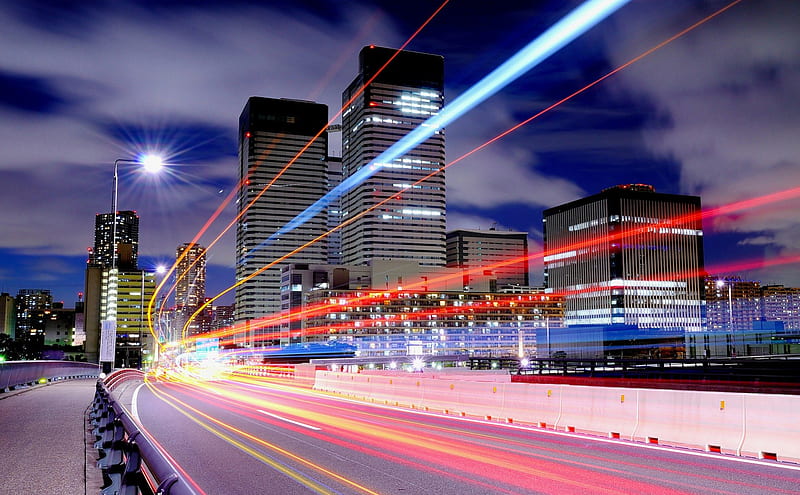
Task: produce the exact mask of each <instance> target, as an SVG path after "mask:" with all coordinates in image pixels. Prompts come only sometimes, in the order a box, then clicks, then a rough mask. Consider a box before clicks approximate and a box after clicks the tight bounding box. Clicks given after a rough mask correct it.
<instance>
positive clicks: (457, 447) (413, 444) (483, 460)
mask: <svg viewBox="0 0 800 495" xmlns="http://www.w3.org/2000/svg"><path fill="white" fill-rule="evenodd" d="M158 393H161V394H164V396H166V397H169V398H170V400H171V401H174V402H175V403H176V404H179V405H181V407H182V408H183V409H184V410H182V411H181V412H182V413H183V414H186V411H185V410H189V411H191V412H192V413H193V414H197V415H198V416H200V417H202V418H204V419H205V420H207V421H210V422H212V423H214V424H216V425H218V426H221V427H223V428H225V429H226V430H229V431H231V432H232V433H234V434H236V435H237V436H240V437H241V438H243V439H246V440H248V441H252V442H256V443H258V444H259V445H262V446H265V447H268V448H270V449H271V450H275V451H277V452H279V453H281V454H283V455H287V456H288V457H291V458H293V459H294V460H297V461H301V462H303V463H305V464H307V465H311V466H312V467H314V468H315V469H317V470H320V471H322V472H324V473H325V474H327V475H334V473H332V472H331V471H330V470H327V469H325V468H322V467H320V466H317V465H314V464H313V463H310V462H309V461H308V460H306V459H302V458H299V457H297V456H295V455H294V454H292V453H290V452H287V451H285V450H284V449H281V448H280V447H277V446H275V445H274V444H272V443H269V442H265V441H263V440H261V439H259V438H258V437H256V436H254V435H252V434H250V433H247V432H245V431H243V430H241V429H239V428H236V427H233V426H232V425H229V424H226V423H224V422H222V421H219V420H218V419H216V418H213V417H211V416H210V415H207V414H205V413H203V412H201V411H199V409H197V408H195V407H192V406H190V405H188V404H187V403H186V402H184V401H181V400H179V399H177V398H176V397H175V396H173V395H171V394H166V393H164V392H158ZM234 395H235V396H236V398H235V399H233V398H231V399H229V400H230V401H231V404H236V405H238V406H239V407H247V408H248V409H251V410H252V408H253V407H254V406H253V404H262V403H263V404H267V405H270V406H272V407H275V405H274V404H272V403H270V402H267V401H265V400H263V399H258V398H245V397H243V396H242V395H241V394H234ZM225 397H226V398H229V397H231V394H226V395H225ZM207 400H209V401H211V402H214V401H218V400H219V394H218V392H212V393H210V394H208V395H207ZM255 407H258V406H255ZM262 407H263V406H262ZM340 412H341V413H343V414H344V416H340V415H335V416H330V415H327V414H326V415H324V416H323V415H322V414H321V413H312V412H311V411H310V410H307V409H303V410H297V411H296V413H299V414H303V415H305V416H307V417H309V419H311V418H314V419H316V420H318V421H319V420H322V421H324V422H325V423H326V424H328V425H329V426H333V427H336V428H337V430H338V432H339V436H341V440H342V441H344V442H345V443H346V444H348V445H351V446H354V445H356V443H354V442H357V443H366V444H368V445H371V446H372V447H373V449H375V450H373V452H377V451H378V449H383V450H390V451H394V453H395V457H394V458H395V459H406V461H405V462H407V463H412V464H414V465H415V466H416V467H417V468H420V469H426V470H428V469H431V464H440V465H441V466H442V468H443V470H442V471H441V474H443V475H445V476H447V477H451V478H455V479H458V480H459V481H462V482H469V483H480V484H482V485H484V486H485V487H486V488H487V489H489V488H493V486H492V484H487V483H485V482H479V481H477V480H474V479H472V478H471V477H469V476H468V475H469V473H478V472H481V471H482V470H483V469H484V467H485V466H486V465H491V466H493V469H492V471H491V472H488V473H486V472H484V473H482V475H483V476H484V477H487V478H489V479H493V480H496V481H504V482H506V483H511V484H513V485H516V486H518V487H519V488H521V489H525V490H531V489H533V488H534V486H537V485H538V486H551V487H552V488H551V489H556V488H557V487H560V489H561V492H562V493H564V489H565V488H566V490H567V493H585V492H590V491H595V492H598V493H622V492H620V491H618V490H615V489H613V488H612V487H613V478H608V479H603V476H604V475H602V474H600V473H596V474H595V475H594V477H593V479H592V481H591V482H589V481H582V478H583V477H582V476H578V475H577V474H578V473H579V472H580V471H578V470H577V469H576V470H574V473H570V472H569V471H572V470H573V469H574V468H567V469H565V468H564V467H562V469H560V470H554V469H552V468H551V467H550V466H548V465H547V464H541V463H540V464H539V465H535V466H534V465H530V464H529V463H526V457H524V456H523V455H521V452H512V451H509V450H505V451H503V452H501V451H493V452H487V451H486V449H485V448H484V447H483V446H482V445H480V444H475V443H473V442H468V441H465V440H467V439H459V440H458V443H457V444H456V443H454V439H453V438H450V437H449V436H448V437H445V436H439V435H435V436H434V435H428V436H426V438H425V441H424V442H420V441H419V438H418V434H417V433H416V431H415V430H416V428H417V427H418V426H419V424H418V423H411V422H405V423H402V422H398V421H393V422H392V423H391V426H390V425H388V424H387V425H378V424H376V423H373V424H372V427H371V428H370V430H369V431H364V430H363V428H361V422H359V421H355V420H354V419H349V418H347V416H348V415H349V414H348V413H349V411H348V410H346V409H344V408H341V409H340ZM367 416H372V417H373V418H375V419H382V417H381V416H379V415H378V414H370V413H367ZM454 433H457V432H454ZM214 434H215V435H217V436H220V437H221V438H223V439H225V440H226V441H229V442H230V443H232V444H233V445H235V446H237V447H238V448H240V449H242V450H244V451H246V452H248V453H249V454H251V455H253V456H255V457H257V458H259V459H261V460H262V461H264V462H267V463H268V464H269V465H270V466H272V467H274V468H276V469H278V470H279V471H281V472H284V473H285V474H287V475H291V476H292V477H293V478H294V477H295V476H294V475H295V474H296V473H294V472H292V471H290V470H289V469H288V468H287V467H286V466H284V465H282V464H280V463H278V462H276V461H274V460H272V459H268V458H267V459H264V456H263V454H260V453H259V452H257V451H255V450H254V449H252V448H250V447H248V446H247V445H245V444H244V443H243V442H241V441H238V440H236V439H234V438H232V437H231V436H229V435H227V434H225V433H222V432H219V431H216V432H214ZM309 435H312V436H316V437H317V438H319V439H322V440H325V441H329V440H331V439H330V437H325V436H322V435H321V434H316V433H311V434H309ZM414 459H417V460H416V461H414ZM543 460H544V458H543ZM571 464H573V465H575V466H576V467H577V468H580V467H587V465H583V466H581V464H580V463H571ZM459 472H463V473H464V474H463V475H459V474H458V473H459ZM334 476H335V475H334ZM295 479H297V481H299V482H303V483H304V484H306V485H307V486H308V482H307V480H304V479H303V478H295ZM534 479H535V480H536V481H535V485H534V482H533V480H534ZM348 481H349V480H348ZM641 488H642V489H643V490H646V488H647V485H643V486H642V487H641ZM319 493H326V492H322V491H320V492H319ZM367 493H374V492H371V491H369V492H367ZM507 493H515V492H513V491H507ZM662 493H665V494H673V493H674V494H678V493H682V492H680V491H674V490H665V491H664V492H662Z"/></svg>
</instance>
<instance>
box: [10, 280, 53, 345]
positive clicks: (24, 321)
mask: <svg viewBox="0 0 800 495" xmlns="http://www.w3.org/2000/svg"><path fill="white" fill-rule="evenodd" d="M51 309H53V296H52V294H51V292H50V291H49V290H47V289H20V290H19V291H18V292H17V297H15V298H14V311H15V313H16V316H15V320H16V332H15V333H16V338H21V337H23V336H25V337H28V338H34V339H37V340H39V341H40V342H41V343H44V335H45V321H46V317H45V314H44V311H46V310H47V311H49V310H51Z"/></svg>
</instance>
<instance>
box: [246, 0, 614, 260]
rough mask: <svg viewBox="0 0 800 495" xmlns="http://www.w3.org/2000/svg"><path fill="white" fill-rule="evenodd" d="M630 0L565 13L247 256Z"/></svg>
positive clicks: (608, 0) (605, 0)
mask: <svg viewBox="0 0 800 495" xmlns="http://www.w3.org/2000/svg"><path fill="white" fill-rule="evenodd" d="M629 1H630V0H589V1H587V2H584V3H583V4H581V5H580V6H579V7H578V8H576V9H575V10H573V11H572V12H570V13H569V14H567V15H566V16H565V17H564V18H563V19H561V20H560V21H558V22H557V23H555V24H554V25H553V26H552V27H550V28H549V29H547V30H546V31H545V32H544V33H542V34H541V35H539V36H538V37H536V38H535V39H534V40H533V41H531V42H530V43H529V44H528V45H526V46H525V47H524V48H522V49H521V50H520V51H518V52H517V53H516V54H515V55H513V56H512V57H511V58H509V59H508V60H506V61H505V62H504V63H502V64H501V65H500V66H498V67H497V68H496V69H495V70H493V71H492V72H490V73H489V74H488V75H486V76H485V77H484V78H483V79H481V80H480V81H478V82H477V83H475V84H474V85H473V86H472V87H470V88H469V89H468V90H467V91H465V92H464V93H463V94H462V95H461V96H459V97H458V98H456V99H455V100H453V102H452V103H449V104H447V105H445V106H444V107H442V109H441V110H440V111H439V113H437V114H436V115H433V116H431V117H430V118H429V119H427V120H426V121H425V122H423V123H422V124H420V125H419V126H417V127H416V128H415V129H414V130H412V131H411V132H409V133H408V134H406V135H405V136H403V137H402V138H400V139H399V140H398V141H396V142H395V143H394V144H392V145H391V146H389V148H388V149H386V151H383V152H382V153H381V154H379V155H378V156H377V157H376V158H374V159H373V160H371V161H370V162H369V163H368V164H366V165H365V166H363V167H361V168H360V169H359V170H358V171H357V172H356V173H354V174H353V175H351V176H350V177H348V178H346V179H345V180H343V181H342V182H341V183H340V184H339V185H338V186H336V187H335V188H333V189H332V190H331V191H330V192H328V193H327V194H325V196H323V197H322V198H320V199H319V200H317V201H316V202H315V203H314V204H312V205H311V206H309V207H308V208H306V209H305V210H304V211H303V212H302V213H300V214H298V215H297V216H296V217H295V218H294V219H293V220H292V221H290V222H289V223H287V224H286V225H284V226H283V227H281V228H280V229H278V230H277V231H276V232H275V233H274V234H272V235H270V236H269V237H268V238H267V239H266V240H265V241H264V242H262V243H261V244H259V245H258V246H256V247H255V248H253V249H251V250H250V252H249V253H248V256H249V255H250V254H251V253H252V252H253V251H256V250H258V249H261V248H263V247H265V246H267V245H269V244H270V243H271V242H272V241H274V240H275V239H277V238H279V237H280V236H281V235H284V234H285V233H287V232H290V231H292V230H294V229H296V228H297V227H299V226H301V225H303V224H304V223H306V222H307V221H308V220H310V219H311V218H313V217H315V216H316V215H317V214H318V213H319V212H321V211H322V210H323V208H325V207H326V206H328V205H329V204H330V203H331V202H332V201H333V200H334V199H336V198H338V197H340V196H341V195H343V194H344V193H346V192H347V191H349V190H350V189H352V188H353V187H355V186H356V185H358V184H361V183H362V182H364V181H365V180H367V179H368V178H369V177H371V176H373V175H375V174H376V173H378V171H379V170H381V169H382V168H383V167H384V166H385V165H386V164H389V163H391V162H392V161H394V160H395V159H397V158H399V157H401V156H403V155H404V154H406V153H407V152H408V151H410V150H412V149H413V148H415V147H416V146H417V145H419V144H420V143H422V142H423V141H424V140H426V139H427V138H429V137H430V136H432V135H433V134H434V133H435V132H437V131H439V130H441V129H443V128H444V127H445V126H447V125H449V124H450V123H452V122H453V121H455V120H456V119H458V118H459V117H461V116H462V115H464V114H465V113H467V112H468V111H470V110H471V109H473V108H475V107H476V106H477V105H479V104H480V103H482V102H483V101H485V100H486V99H487V98H489V97H490V96H492V95H494V94H495V93H497V92H498V91H500V90H501V89H503V88H504V87H505V86H507V85H508V84H510V83H511V82H513V81H515V80H516V79H517V78H519V77H520V76H522V75H523V74H525V73H526V72H528V71H530V70H531V69H532V68H534V67H536V66H537V65H538V64H539V63H541V62H542V61H543V60H545V59H547V58H548V57H549V56H550V55H552V54H553V53H555V52H557V51H558V50H560V49H561V48H563V47H564V46H566V45H567V44H569V43H570V42H572V41H573V40H575V39H576V38H578V37H579V36H581V35H582V34H583V33H585V32H586V31H588V30H589V29H591V28H593V27H594V26H596V25H597V24H599V23H600V22H601V21H603V20H604V19H606V18H607V17H608V16H610V15H611V14H613V13H614V12H616V11H617V10H619V9H620V8H622V7H623V6H624V5H625V4H627V3H628V2H629Z"/></svg>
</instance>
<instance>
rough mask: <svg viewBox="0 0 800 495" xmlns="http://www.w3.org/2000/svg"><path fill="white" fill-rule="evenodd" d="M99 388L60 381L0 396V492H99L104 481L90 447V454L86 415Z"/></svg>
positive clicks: (90, 381) (92, 381)
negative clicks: (96, 389)
mask: <svg viewBox="0 0 800 495" xmlns="http://www.w3.org/2000/svg"><path fill="white" fill-rule="evenodd" d="M96 383H97V381H96V380H95V379H85V380H70V381H59V382H54V383H50V384H48V385H40V386H36V387H32V388H29V389H22V390H18V391H15V392H10V393H5V394H0V439H2V441H0V444H2V448H0V466H2V478H3V481H2V486H0V492H2V493H70V494H78V493H87V489H86V487H87V486H88V487H89V489H88V493H97V492H98V491H99V488H100V486H101V485H102V478H101V475H100V471H99V470H98V469H96V468H95V467H94V466H93V464H94V460H95V459H96V458H97V452H96V451H95V450H94V449H92V445H91V444H90V445H88V451H87V445H86V442H87V439H86V436H87V428H88V425H87V422H86V414H85V413H86V409H87V408H88V407H89V405H90V404H91V402H92V398H93V396H94V391H95V384H96ZM92 439H93V438H92ZM90 440H91V439H90ZM87 454H88V455H87ZM87 464H88V466H87ZM87 472H88V476H89V480H88V482H87Z"/></svg>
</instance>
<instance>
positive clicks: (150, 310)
mask: <svg viewBox="0 0 800 495" xmlns="http://www.w3.org/2000/svg"><path fill="white" fill-rule="evenodd" d="M449 1H450V0H444V1H443V2H442V3H441V4H440V5H439V7H438V8H437V9H436V10H435V11H434V12H433V13H432V14H431V15H430V16H429V17H428V18H427V19H426V20H425V21H424V22H423V23H422V25H420V26H419V28H417V30H416V31H414V33H412V34H411V36H409V37H408V39H406V41H405V42H404V43H403V44H402V45H401V46H400V48H399V49H398V50H397V52H396V53H395V54H394V55H393V56H391V57H390V58H389V60H387V61H386V63H384V64H383V65H382V66H381V67H379V68H378V70H377V71H376V72H375V74H374V75H373V76H372V77H371V78H370V79H369V80H368V81H366V82H365V83H364V84H363V85H362V86H361V87H360V88H358V90H357V91H355V93H354V94H353V96H352V97H351V98H350V99H349V100H348V101H347V102H345V104H344V105H342V107H341V108H340V109H339V110H338V111H337V112H336V113H335V114H334V115H333V117H331V118H330V119H329V120H328V123H327V124H326V125H325V126H324V127H323V128H322V129H320V130H319V131H318V132H317V133H316V134H315V135H314V136H313V137H312V138H311V139H309V140H308V142H307V143H306V144H305V145H304V146H303V147H302V148H301V150H300V151H298V152H297V153H296V154H295V155H294V156H293V157H292V158H291V159H289V161H288V162H287V164H286V165H285V166H284V167H283V168H282V169H281V170H280V171H279V172H278V173H277V174H276V175H275V176H274V177H273V178H272V180H270V182H269V183H268V184H267V185H266V186H264V188H262V190H261V191H260V192H259V193H258V194H257V195H256V196H255V197H254V198H253V199H252V201H250V203H248V204H247V205H246V206H244V207H243V208H242V210H241V211H240V212H239V214H237V215H236V217H234V219H233V220H231V222H230V223H228V225H227V226H225V228H224V229H223V230H222V231H221V232H220V233H219V234H218V235H217V237H215V238H214V239H213V240H212V242H211V243H209V244H208V246H206V248H205V249H204V250H203V252H202V254H205V253H206V252H208V250H209V249H211V248H212V247H213V246H214V245H215V244H216V243H217V242H219V240H220V239H221V238H222V236H223V235H224V234H225V233H226V232H228V231H229V230H230V229H231V227H233V226H234V225H235V224H236V222H237V221H238V220H239V219H240V218H241V217H242V216H243V215H244V214H245V212H247V210H249V209H250V208H251V207H252V206H253V205H254V204H255V202H256V201H257V200H258V199H259V198H260V197H261V196H263V195H264V193H266V192H267V190H269V188H270V187H271V186H272V185H273V184H274V183H275V182H276V181H277V180H278V179H279V178H280V177H281V176H282V175H283V174H284V173H285V172H286V170H288V169H289V167H291V166H292V164H293V163H295V162H296V161H297V159H298V158H299V157H300V156H302V154H303V153H304V152H305V151H306V150H307V149H308V148H309V147H310V146H311V145H312V144H313V143H314V141H316V139H317V138H319V136H321V135H322V134H323V133H324V132H326V131H327V129H328V126H329V125H331V124H332V123H334V122H335V121H336V119H337V118H338V117H339V116H340V115H341V114H342V112H343V111H344V110H345V108H347V106H349V105H350V104H351V103H352V102H353V101H355V99H356V98H358V96H359V95H361V93H363V92H364V90H365V88H366V87H367V86H368V85H369V84H370V83H372V81H374V80H375V78H377V77H378V76H379V75H380V74H381V72H383V70H384V69H386V67H388V66H389V64H390V63H391V62H392V61H393V60H394V59H395V58H396V57H397V54H398V53H400V51H401V50H403V49H405V48H406V47H407V46H408V45H409V44H410V43H411V41H413V40H414V38H416V37H417V35H419V33H421V32H422V30H423V29H425V27H426V26H428V24H430V23H431V21H432V20H433V19H434V18H435V17H436V16H437V15H438V14H439V13H440V12H441V11H442V9H444V7H445V6H446V5H447V4H448V3H449ZM247 182H248V179H247V177H245V178H243V179H242V180H241V181H240V182H239V183H237V185H236V187H235V188H233V190H231V192H230V193H229V194H228V196H227V197H226V198H225V200H224V201H223V202H222V203H221V204H220V205H219V206H218V207H217V210H216V211H215V212H214V213H213V214H212V216H211V217H210V218H209V219H208V220H207V221H206V223H205V225H203V227H202V228H201V229H200V231H199V232H198V233H197V234H196V235H195V237H194V238H193V239H192V241H191V242H192V244H195V243H197V242H198V241H199V240H200V238H201V237H202V235H203V234H204V233H205V231H206V230H208V229H209V228H210V227H211V224H212V223H213V222H214V221H215V220H216V218H217V217H218V216H219V214H220V213H221V212H222V211H223V210H224V209H225V207H226V206H227V205H228V204H229V203H230V202H231V201H232V200H233V198H234V197H235V196H236V193H237V192H238V190H239V189H240V188H241V187H243V186H244V185H246V184H247ZM187 255H188V250H187V251H185V252H184V253H182V255H181V256H180V257H179V258H178V259H177V260H175V263H174V264H173V265H172V266H171V267H170V269H169V270H168V271H167V273H166V274H165V275H164V277H163V279H162V281H161V283H159V284H158V286H157V287H156V290H155V292H154V293H153V297H152V298H150V301H149V302H148V305H147V321H148V329H149V331H150V334H151V335H153V337H155V341H156V342H158V337H157V336H156V334H155V330H154V329H153V307H154V306H155V302H156V300H157V299H158V295H159V292H160V291H161V289H162V288H163V286H164V284H165V282H166V281H167V280H168V279H169V277H170V275H171V274H172V273H174V271H175V270H176V268H177V267H178V265H179V264H180V262H181V261H182V260H183V259H184V258H185V257H186V256H187ZM199 259H200V256H198V257H197V259H196V260H195V261H193V262H192V264H191V265H190V266H188V267H187V268H186V270H185V272H184V273H183V274H181V277H183V276H184V275H185V274H186V273H188V271H189V270H190V269H191V268H192V267H193V266H194V265H195V264H197V262H198V261H199ZM176 287H177V280H176V282H175V284H174V285H173V287H172V288H171V289H170V292H172V291H173V290H174V289H175V288H176ZM164 303H165V304H166V297H165V298H164ZM160 311H163V306H162V308H161V310H160ZM193 318H194V315H193V316H192V317H190V318H189V322H191V321H192V319H193ZM159 346H161V348H162V349H163V345H161V344H160V343H159Z"/></svg>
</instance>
